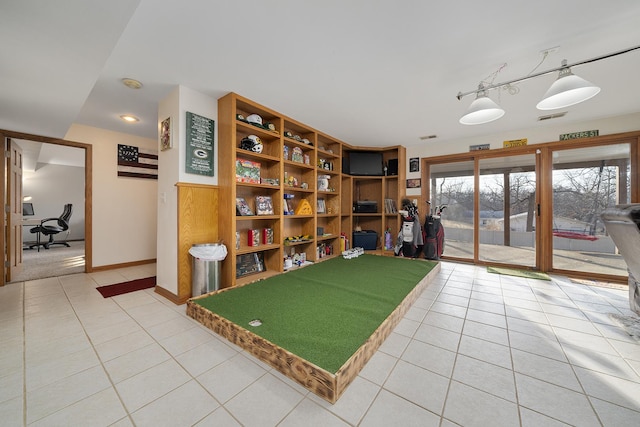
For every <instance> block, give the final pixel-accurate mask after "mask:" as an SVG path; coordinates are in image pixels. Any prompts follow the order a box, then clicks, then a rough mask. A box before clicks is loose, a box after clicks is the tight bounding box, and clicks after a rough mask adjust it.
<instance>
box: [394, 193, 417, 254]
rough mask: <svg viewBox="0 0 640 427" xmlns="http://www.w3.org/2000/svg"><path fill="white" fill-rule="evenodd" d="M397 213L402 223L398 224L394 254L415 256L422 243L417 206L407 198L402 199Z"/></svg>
mask: <svg viewBox="0 0 640 427" xmlns="http://www.w3.org/2000/svg"><path fill="white" fill-rule="evenodd" d="M398 213H400V215H401V216H402V225H401V226H400V232H399V233H398V239H397V241H396V246H395V248H394V253H395V255H396V256H398V255H400V253H402V256H404V257H408V258H415V257H417V256H418V255H419V254H420V252H422V245H423V244H424V240H423V236H422V226H421V225H420V218H418V207H417V206H415V205H414V204H413V203H412V202H411V201H410V200H409V199H403V200H402V209H401V210H399V211H398Z"/></svg>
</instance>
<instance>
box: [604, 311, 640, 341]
mask: <svg viewBox="0 0 640 427" xmlns="http://www.w3.org/2000/svg"><path fill="white" fill-rule="evenodd" d="M609 317H610V318H611V319H613V320H614V321H615V322H616V323H618V324H619V325H620V326H622V328H624V330H625V331H626V332H627V333H628V334H629V335H630V336H632V337H633V338H635V339H636V340H638V341H640V317H638V316H622V315H620V314H614V313H610V314H609Z"/></svg>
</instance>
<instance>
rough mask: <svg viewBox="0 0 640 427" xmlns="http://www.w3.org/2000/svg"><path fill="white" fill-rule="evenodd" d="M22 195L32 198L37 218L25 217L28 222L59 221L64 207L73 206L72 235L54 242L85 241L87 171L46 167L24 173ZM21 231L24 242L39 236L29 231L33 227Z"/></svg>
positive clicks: (78, 168) (66, 167)
mask: <svg viewBox="0 0 640 427" xmlns="http://www.w3.org/2000/svg"><path fill="white" fill-rule="evenodd" d="M76 150H82V149H81V148H76ZM82 151H84V150H82ZM22 194H24V195H25V196H27V195H28V196H31V197H32V199H31V200H30V202H31V203H33V210H34V213H35V215H34V216H33V217H25V219H27V220H29V219H45V218H57V217H59V216H60V214H62V210H63V208H64V205H65V204H67V203H71V204H73V213H72V215H71V220H70V221H69V235H68V236H67V234H66V232H65V233H61V234H59V235H56V236H54V240H65V239H67V240H83V239H84V168H81V167H76V166H62V165H53V164H45V165H42V166H39V167H38V168H36V170H35V171H26V170H25V171H23V175H22ZM22 228H23V231H22V239H23V241H24V242H32V241H33V242H35V241H36V235H35V234H32V233H31V232H30V231H29V230H30V229H31V228H32V227H22ZM46 238H47V239H48V237H46Z"/></svg>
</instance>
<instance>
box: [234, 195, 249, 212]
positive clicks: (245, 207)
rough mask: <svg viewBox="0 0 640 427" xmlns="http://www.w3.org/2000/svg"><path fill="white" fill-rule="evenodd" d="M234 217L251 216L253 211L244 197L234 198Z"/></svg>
mask: <svg viewBox="0 0 640 427" xmlns="http://www.w3.org/2000/svg"><path fill="white" fill-rule="evenodd" d="M236 215H238V216H251V215H253V210H252V209H251V206H249V204H248V203H247V201H246V200H245V198H244V197H236Z"/></svg>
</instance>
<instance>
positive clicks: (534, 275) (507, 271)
mask: <svg viewBox="0 0 640 427" xmlns="http://www.w3.org/2000/svg"><path fill="white" fill-rule="evenodd" d="M487 272H489V273H496V274H504V275H506V276H517V277H526V278H527V279H538V280H551V277H549V275H548V274H546V273H541V272H539V271H531V270H518V269H515V268H501V267H487Z"/></svg>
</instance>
